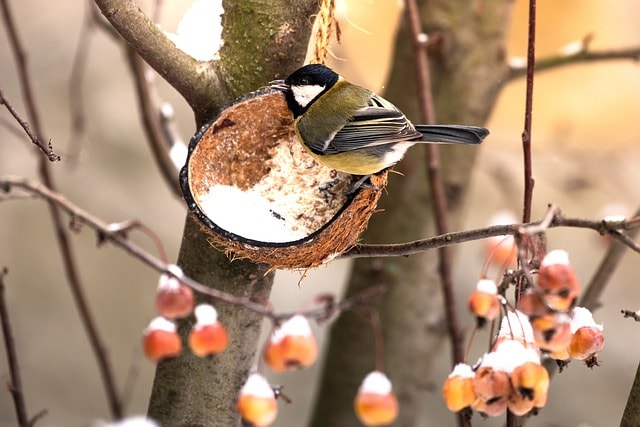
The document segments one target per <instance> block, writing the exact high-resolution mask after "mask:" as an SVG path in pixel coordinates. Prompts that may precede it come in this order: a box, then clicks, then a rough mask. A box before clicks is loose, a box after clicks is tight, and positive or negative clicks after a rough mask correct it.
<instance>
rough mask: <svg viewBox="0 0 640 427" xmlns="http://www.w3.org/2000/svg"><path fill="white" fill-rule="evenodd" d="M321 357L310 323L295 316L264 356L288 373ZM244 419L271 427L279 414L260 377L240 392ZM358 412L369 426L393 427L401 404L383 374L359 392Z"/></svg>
mask: <svg viewBox="0 0 640 427" xmlns="http://www.w3.org/2000/svg"><path fill="white" fill-rule="evenodd" d="M317 355H318V347H317V344H316V340H315V338H314V336H313V334H312V332H311V328H310V326H309V322H308V320H307V318H306V317H304V316H302V315H295V316H293V317H291V318H290V319H288V320H286V321H285V322H283V323H282V324H281V325H280V326H279V327H277V328H274V330H273V331H272V333H271V336H270V338H269V340H268V342H267V343H266V345H265V346H264V350H263V353H262V357H263V360H264V361H265V363H266V365H267V366H269V368H271V369H272V370H273V371H276V372H288V371H293V370H296V369H299V368H306V367H309V366H311V365H312V364H313V363H314V362H315V360H316V358H317ZM237 408H238V412H239V413H240V415H241V416H242V419H243V420H244V421H245V422H246V423H248V424H250V425H252V426H254V427H266V426H269V425H271V423H273V421H274V420H275V418H276V416H277V413H278V405H277V402H276V393H274V390H273V388H272V387H271V386H270V385H269V382H268V381H267V379H266V378H265V377H264V376H263V375H262V374H260V373H254V374H251V375H250V376H249V378H248V379H247V381H246V382H245V384H244V386H243V387H242V389H241V390H240V396H239V398H238V404H237ZM354 409H355V413H356V415H357V417H358V419H359V420H360V421H361V422H362V423H363V424H364V425H366V426H384V425H388V424H391V423H392V422H393V421H394V420H395V419H396V417H397V414H398V402H397V399H396V397H395V395H394V393H393V391H392V390H391V382H390V381H389V379H388V378H387V377H386V376H385V375H384V374H383V373H382V372H378V371H373V372H371V373H370V374H369V375H367V376H366V377H365V379H364V381H363V382H362V385H361V386H360V388H359V389H358V392H357V395H356V398H355V401H354Z"/></svg>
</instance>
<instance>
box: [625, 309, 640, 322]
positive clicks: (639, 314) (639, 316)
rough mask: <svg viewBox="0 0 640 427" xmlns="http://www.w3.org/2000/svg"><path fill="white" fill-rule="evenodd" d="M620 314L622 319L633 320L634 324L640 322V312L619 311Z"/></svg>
mask: <svg viewBox="0 0 640 427" xmlns="http://www.w3.org/2000/svg"><path fill="white" fill-rule="evenodd" d="M620 312H621V313H622V316H624V318H625V319H626V318H628V317H630V318H632V319H633V320H635V321H636V322H640V310H636V311H633V310H620Z"/></svg>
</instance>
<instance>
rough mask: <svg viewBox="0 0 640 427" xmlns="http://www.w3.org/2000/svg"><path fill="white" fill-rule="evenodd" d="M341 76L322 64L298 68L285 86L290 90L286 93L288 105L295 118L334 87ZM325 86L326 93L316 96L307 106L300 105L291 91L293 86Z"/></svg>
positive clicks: (286, 80) (287, 79) (288, 78)
mask: <svg viewBox="0 0 640 427" xmlns="http://www.w3.org/2000/svg"><path fill="white" fill-rule="evenodd" d="M339 77H340V76H339V75H338V73H336V72H335V71H333V70H332V69H331V68H329V67H327V66H325V65H322V64H308V65H305V66H304V67H301V68H298V69H297V70H296V71H294V72H293V73H291V75H290V76H289V77H287V78H286V79H285V81H284V82H285V84H286V85H287V86H288V87H289V90H288V91H287V92H286V98H287V104H288V106H289V109H290V110H291V111H292V112H293V115H294V116H295V117H298V116H299V115H301V114H303V113H304V112H305V111H306V110H307V108H309V106H310V105H311V104H313V101H315V99H317V98H318V97H319V96H320V95H322V93H324V92H325V91H327V90H329V89H330V88H331V87H332V86H333V85H335V84H336V82H337V81H338V78H339ZM314 85H317V86H324V88H325V89H324V91H323V92H322V93H320V95H318V96H316V98H314V99H313V100H312V101H311V102H309V103H308V104H307V105H305V106H302V105H300V104H299V103H298V102H297V101H296V100H295V98H294V96H293V93H292V91H291V86H314Z"/></svg>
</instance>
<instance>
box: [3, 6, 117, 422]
mask: <svg viewBox="0 0 640 427" xmlns="http://www.w3.org/2000/svg"><path fill="white" fill-rule="evenodd" d="M0 5H1V6H2V11H3V20H4V23H5V26H6V28H7V32H8V35H9V37H8V38H9V44H10V46H11V49H12V52H13V55H14V59H15V61H16V67H17V71H18V78H19V81H20V88H21V90H22V94H23V98H24V102H25V105H26V109H27V116H28V119H29V123H30V124H31V126H32V128H33V131H34V134H35V135H36V136H38V137H41V136H42V135H43V131H42V127H41V126H40V118H39V114H38V109H37V108H36V101H35V96H34V92H33V87H32V83H31V79H30V77H29V70H28V67H27V56H26V51H25V50H24V48H23V45H22V42H21V40H20V38H19V36H18V33H17V31H16V28H15V24H14V19H13V15H12V13H11V11H10V9H9V4H8V1H7V0H1V1H0ZM38 172H39V174H40V176H41V177H42V180H43V182H44V183H45V185H46V186H47V187H48V188H50V189H55V187H56V186H55V184H54V180H53V175H52V173H51V170H50V162H48V161H46V160H45V158H43V157H40V161H39V167H38ZM49 212H50V214H51V220H52V223H53V226H54V230H55V233H56V239H57V242H58V247H59V248H60V253H61V256H62V261H63V265H64V269H65V273H66V275H67V279H68V283H69V286H70V288H71V292H72V294H73V297H74V300H75V303H76V306H77V307H78V311H79V312H80V316H81V318H82V323H83V325H84V327H85V329H86V331H87V335H88V337H89V342H90V344H91V347H92V349H93V352H94V355H95V357H96V361H97V363H98V368H99V371H100V374H101V376H102V380H103V383H104V386H105V391H106V395H107V400H108V403H109V408H110V410H111V415H112V416H113V418H116V419H119V418H122V415H123V413H122V406H121V404H120V400H119V398H118V393H117V391H116V386H115V377H114V375H113V370H112V368H111V364H110V362H109V358H108V355H107V351H106V346H105V345H104V344H103V342H102V339H101V337H100V335H99V333H98V329H97V327H96V323H95V321H94V319H93V316H92V314H91V311H90V309H89V305H88V303H87V300H86V296H85V293H84V287H83V285H82V281H81V280H80V274H79V271H78V268H77V263H76V261H75V256H74V253H73V250H72V247H71V242H70V238H69V231H68V230H67V229H66V227H65V224H64V222H63V220H62V213H61V211H60V208H59V206H58V205H56V204H55V203H51V202H50V203H49Z"/></svg>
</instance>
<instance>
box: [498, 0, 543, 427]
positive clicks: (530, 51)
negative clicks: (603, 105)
mask: <svg viewBox="0 0 640 427" xmlns="http://www.w3.org/2000/svg"><path fill="white" fill-rule="evenodd" d="M527 38H528V40H527V86H526V93H525V101H524V104H525V109H524V130H523V131H522V155H523V162H524V200H523V203H522V222H529V221H531V204H532V200H533V186H534V184H535V181H534V179H533V167H532V164H531V163H532V161H531V122H532V116H533V82H534V80H535V78H534V72H535V66H536V65H535V60H536V57H535V55H536V0H529V19H528V37H527ZM523 240H524V239H520V236H519V235H516V241H518V261H519V264H520V266H521V267H522V268H523V269H524V271H525V272H526V273H527V275H528V256H527V252H528V247H527V246H528V245H525V244H523V243H524V242H523ZM535 256H537V254H536V253H535V252H534V257H535ZM518 283H519V284H518V286H517V287H516V301H518V299H519V298H520V296H521V295H522V293H523V292H524V288H525V287H524V286H521V284H522V282H520V281H519V282H518ZM506 424H507V427H516V426H519V425H521V424H520V419H519V417H517V416H515V415H514V414H513V413H512V412H511V411H510V410H507V420H506Z"/></svg>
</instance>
